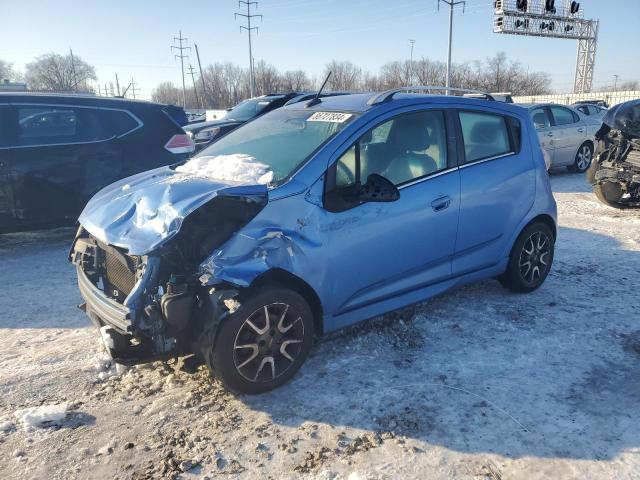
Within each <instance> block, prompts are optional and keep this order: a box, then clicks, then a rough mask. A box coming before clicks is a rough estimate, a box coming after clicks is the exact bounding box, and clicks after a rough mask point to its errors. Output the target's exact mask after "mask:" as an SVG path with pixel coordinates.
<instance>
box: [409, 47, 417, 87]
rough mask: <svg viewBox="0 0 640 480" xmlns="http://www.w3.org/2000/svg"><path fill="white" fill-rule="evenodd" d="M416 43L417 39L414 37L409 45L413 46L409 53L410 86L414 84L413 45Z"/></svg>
mask: <svg viewBox="0 0 640 480" xmlns="http://www.w3.org/2000/svg"><path fill="white" fill-rule="evenodd" d="M415 44H416V41H415V40H414V39H412V38H410V39H409V46H410V48H411V53H410V55H409V86H411V85H412V84H413V46H414V45H415Z"/></svg>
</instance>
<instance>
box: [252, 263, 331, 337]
mask: <svg viewBox="0 0 640 480" xmlns="http://www.w3.org/2000/svg"><path fill="white" fill-rule="evenodd" d="M269 283H278V284H280V285H283V286H285V287H288V288H290V289H292V290H293V291H295V292H296V293H298V294H299V295H301V296H302V298H304V299H305V300H306V301H307V303H308V304H309V307H311V312H312V313H313V324H314V327H315V334H316V335H317V336H322V334H323V333H324V325H323V320H322V319H323V309H322V302H321V301H320V297H319V296H318V294H317V293H316V291H315V290H314V289H313V287H312V286H311V285H309V284H308V283H307V282H305V281H304V280H303V279H302V278H300V277H298V276H296V275H294V274H293V273H291V272H288V271H287V270H284V269H282V268H272V269H270V270H267V271H266V272H263V273H261V274H260V275H258V276H257V277H256V278H255V279H254V280H253V282H251V286H250V287H251V288H254V287H259V286H261V285H267V284H269Z"/></svg>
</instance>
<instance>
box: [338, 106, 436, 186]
mask: <svg viewBox="0 0 640 480" xmlns="http://www.w3.org/2000/svg"><path fill="white" fill-rule="evenodd" d="M445 168H447V135H446V129H445V120H444V114H443V113H442V112H441V111H433V110H429V111H424V112H415V113H406V114H402V115H399V116H397V117H394V118H393V119H391V120H388V121H386V122H384V123H382V124H380V125H378V126H377V127H374V128H373V129H371V130H369V131H368V132H367V133H365V134H364V135H363V136H362V137H360V139H359V140H358V141H357V142H356V143H355V144H354V145H353V146H351V148H350V149H349V150H347V151H346V152H345V153H344V154H343V155H342V157H340V159H339V160H338V162H336V165H335V169H336V187H338V188H344V187H347V186H350V185H355V184H356V183H365V182H366V181H367V178H368V177H369V175H371V174H372V173H377V174H378V175H382V176H383V177H385V178H386V179H388V180H390V181H391V182H393V183H394V184H395V185H402V184H403V183H407V182H410V181H412V180H415V179H418V178H421V177H424V176H427V175H430V174H432V173H435V172H437V171H439V170H442V169H445Z"/></svg>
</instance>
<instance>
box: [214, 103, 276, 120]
mask: <svg viewBox="0 0 640 480" xmlns="http://www.w3.org/2000/svg"><path fill="white" fill-rule="evenodd" d="M275 100H276V99H271V100H266V99H264V98H262V99H261V98H253V99H251V100H245V101H244V102H240V103H239V104H238V105H236V106H235V107H233V108H232V109H231V110H230V111H229V112H228V113H227V116H226V118H229V119H231V120H242V121H246V120H251V119H252V118H253V117H257V116H258V115H260V113H262V111H263V110H264V109H265V108H267V106H269V104H270V103H271V102H273V101H275Z"/></svg>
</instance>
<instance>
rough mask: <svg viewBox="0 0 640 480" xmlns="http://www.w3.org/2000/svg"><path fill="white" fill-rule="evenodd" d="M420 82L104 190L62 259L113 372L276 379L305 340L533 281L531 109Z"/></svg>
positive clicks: (546, 204)
mask: <svg viewBox="0 0 640 480" xmlns="http://www.w3.org/2000/svg"><path fill="white" fill-rule="evenodd" d="M423 89H424V90H425V91H426V89H427V87H412V88H411V90H410V91H407V90H406V89H395V90H389V91H386V92H382V93H367V94H352V95H344V96H336V97H328V98H322V99H320V98H315V99H312V100H311V101H308V102H300V103H295V104H292V105H288V106H285V107H283V108H280V109H277V110H274V111H272V112H270V113H267V114H265V115H263V116H261V117H260V118H258V119H256V120H254V121H252V122H249V123H247V124H246V125H243V126H241V127H239V128H238V129H236V130H234V131H232V132H230V133H229V134H227V135H225V136H224V137H222V138H221V139H219V140H218V141H217V142H215V143H213V144H212V145H210V146H209V147H208V148H206V149H205V150H203V151H202V152H200V153H199V154H198V155H196V156H195V157H193V158H192V159H190V160H188V161H186V162H185V163H182V164H178V165H174V166H171V167H164V168H159V169H155V170H151V171H149V172H146V173H141V174H138V175H135V176H133V177H130V178H127V179H124V180H121V181H119V182H117V183H114V184H113V185H111V186H109V187H107V188H105V189H103V190H102V191H100V192H99V193H98V194H96V195H95V196H94V197H93V199H92V200H91V201H90V202H89V203H88V205H87V206H86V208H85V209H84V211H83V212H82V214H81V216H80V219H79V220H80V224H81V226H80V228H79V230H78V232H77V235H76V238H75V240H74V242H73V245H72V247H71V252H70V260H71V262H73V264H75V266H76V268H77V275H78V284H79V288H80V292H81V294H82V296H83V298H84V301H85V303H84V304H83V305H81V307H82V308H83V309H84V310H85V311H86V313H87V315H88V316H89V317H90V319H91V320H92V322H93V323H94V324H95V325H96V326H97V327H98V328H99V329H100V332H101V335H102V337H103V339H104V343H105V345H107V347H108V349H109V351H110V353H111V354H112V356H113V357H114V358H115V359H116V361H118V362H121V363H140V362H149V361H153V360H158V359H167V358H171V357H179V356H189V355H196V356H197V357H200V358H201V359H202V360H203V361H204V362H206V364H207V366H208V367H209V368H210V370H211V371H212V373H213V375H214V376H215V377H217V378H218V379H219V380H220V381H221V382H222V383H223V384H224V385H225V386H226V387H227V388H229V389H231V390H233V391H236V392H241V393H260V392H265V391H268V390H270V389H273V388H275V387H277V386H279V385H282V384H283V383H285V382H286V381H288V380H289V379H290V378H291V377H292V376H293V375H294V374H295V373H296V371H297V370H298V369H299V368H300V366H301V365H302V363H303V361H304V360H305V358H306V357H307V355H308V354H309V351H310V349H311V347H312V342H313V340H314V338H315V337H318V336H321V335H323V334H326V333H328V332H332V331H335V330H338V329H341V328H343V327H346V326H349V325H352V324H354V323H356V322H360V321H362V320H365V319H368V318H372V317H375V316H378V315H381V314H384V313H385V312H388V311H391V310H394V309H398V308H402V307H405V306H407V305H411V304H414V303H417V302H421V301H423V300H425V299H427V298H430V297H432V296H434V295H437V294H440V293H442V292H444V291H446V290H448V289H451V288H454V287H457V286H459V285H463V284H466V283H469V282H473V281H477V280H482V279H490V278H497V279H498V280H500V282H501V283H502V284H503V285H504V286H505V287H507V288H509V289H511V290H513V291H516V292H530V291H532V290H535V289H536V288H538V287H539V286H540V285H541V284H542V283H543V282H544V280H545V278H546V277H547V275H548V273H549V271H550V269H551V265H552V262H553V255H554V244H555V239H556V204H555V201H554V199H553V196H552V194H551V188H550V184H549V177H548V175H547V172H546V169H545V163H544V159H543V155H542V151H541V149H540V145H539V143H538V138H537V135H536V130H535V128H534V126H533V124H532V122H531V120H530V118H529V114H528V111H527V110H526V109H523V108H521V107H518V106H514V105H512V104H506V103H502V102H494V101H489V100H484V99H475V98H463V97H457V96H444V95H429V94H424V93H419V92H422V91H423Z"/></svg>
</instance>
